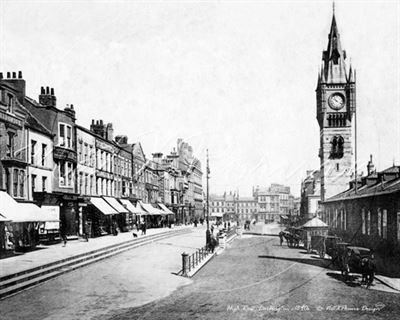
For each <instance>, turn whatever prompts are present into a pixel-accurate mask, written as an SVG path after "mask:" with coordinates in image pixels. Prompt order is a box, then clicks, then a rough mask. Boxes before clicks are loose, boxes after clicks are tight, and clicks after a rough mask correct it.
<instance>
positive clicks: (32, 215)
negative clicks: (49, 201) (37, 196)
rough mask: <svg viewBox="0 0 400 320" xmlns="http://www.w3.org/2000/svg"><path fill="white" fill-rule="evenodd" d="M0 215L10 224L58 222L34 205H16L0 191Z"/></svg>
mask: <svg viewBox="0 0 400 320" xmlns="http://www.w3.org/2000/svg"><path fill="white" fill-rule="evenodd" d="M0 215H1V216H3V217H4V218H5V219H6V221H10V222H46V221H59V220H58V219H54V217H52V216H51V215H49V214H48V213H47V212H46V211H45V210H42V209H41V208H39V207H38V206H37V205H36V204H33V203H18V202H17V201H15V200H14V198H13V197H11V196H10V195H9V194H8V193H6V192H4V191H0Z"/></svg>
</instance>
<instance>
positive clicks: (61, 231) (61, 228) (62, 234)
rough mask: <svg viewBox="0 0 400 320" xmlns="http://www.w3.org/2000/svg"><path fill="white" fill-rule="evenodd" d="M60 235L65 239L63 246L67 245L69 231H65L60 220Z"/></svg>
mask: <svg viewBox="0 0 400 320" xmlns="http://www.w3.org/2000/svg"><path fill="white" fill-rule="evenodd" d="M60 237H61V240H62V241H63V243H64V244H63V247H65V246H66V245H67V233H66V232H65V227H64V224H63V223H61V222H60Z"/></svg>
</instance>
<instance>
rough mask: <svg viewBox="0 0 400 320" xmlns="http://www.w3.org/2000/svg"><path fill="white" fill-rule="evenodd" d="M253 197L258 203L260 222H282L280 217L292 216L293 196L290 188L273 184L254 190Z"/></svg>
mask: <svg viewBox="0 0 400 320" xmlns="http://www.w3.org/2000/svg"><path fill="white" fill-rule="evenodd" d="M253 197H254V198H255V199H256V200H257V203H258V215H257V218H258V219H259V220H263V221H267V222H271V221H280V216H281V215H283V216H286V215H290V214H291V213H292V211H293V206H294V203H293V195H292V194H291V193H290V187H288V186H284V185H281V184H277V183H272V184H271V185H270V186H269V187H259V186H257V187H255V188H253Z"/></svg>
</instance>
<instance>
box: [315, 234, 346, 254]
mask: <svg viewBox="0 0 400 320" xmlns="http://www.w3.org/2000/svg"><path fill="white" fill-rule="evenodd" d="M341 241H342V239H341V238H339V237H336V236H328V235H320V234H319V235H313V236H311V249H310V250H311V251H313V250H314V251H316V252H317V253H318V254H319V256H320V257H321V258H324V257H325V254H328V255H329V256H330V257H332V260H335V259H336V258H337V256H338V246H337V244H338V243H340V242H341Z"/></svg>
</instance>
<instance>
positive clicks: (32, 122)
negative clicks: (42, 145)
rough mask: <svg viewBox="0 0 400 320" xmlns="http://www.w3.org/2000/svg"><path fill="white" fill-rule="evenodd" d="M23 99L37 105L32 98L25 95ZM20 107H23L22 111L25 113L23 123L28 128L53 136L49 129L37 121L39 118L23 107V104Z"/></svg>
mask: <svg viewBox="0 0 400 320" xmlns="http://www.w3.org/2000/svg"><path fill="white" fill-rule="evenodd" d="M25 100H26V102H28V103H29V104H32V105H34V106H38V105H39V104H38V103H37V102H36V101H35V100H33V99H31V98H29V97H25ZM39 106H40V105H39ZM22 108H23V109H24V111H25V112H26V115H27V117H26V120H25V125H26V126H28V127H29V128H31V129H33V130H35V131H38V132H40V133H44V134H46V135H48V136H51V137H53V136H54V135H53V133H52V132H51V131H50V130H48V129H47V128H46V127H45V126H44V125H43V124H42V123H41V122H40V121H39V119H37V118H36V117H35V116H34V115H33V114H32V113H31V112H30V111H29V110H28V109H27V108H25V107H24V106H22Z"/></svg>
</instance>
